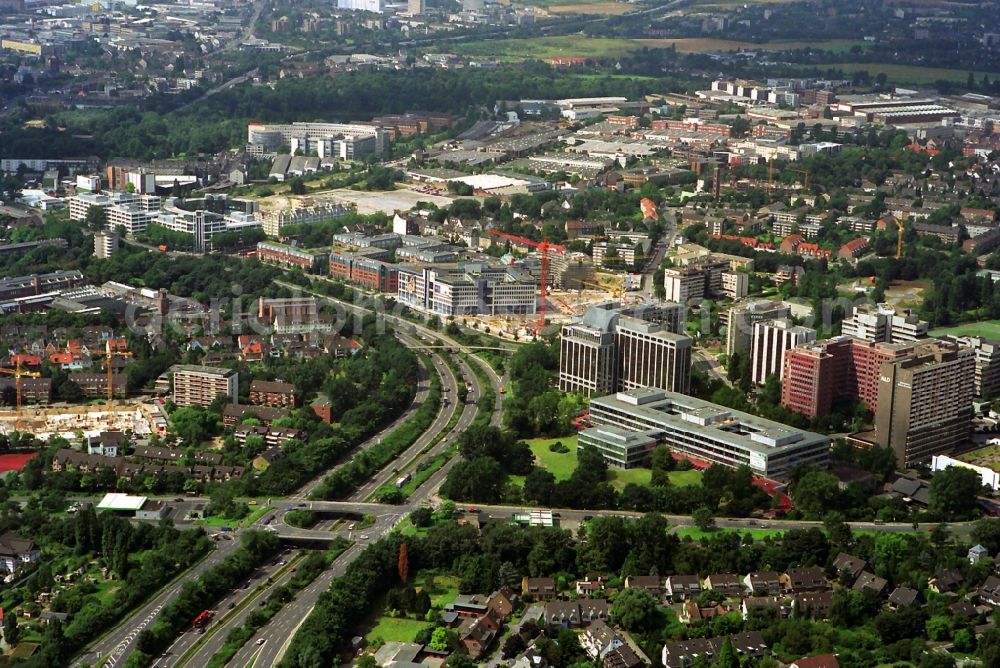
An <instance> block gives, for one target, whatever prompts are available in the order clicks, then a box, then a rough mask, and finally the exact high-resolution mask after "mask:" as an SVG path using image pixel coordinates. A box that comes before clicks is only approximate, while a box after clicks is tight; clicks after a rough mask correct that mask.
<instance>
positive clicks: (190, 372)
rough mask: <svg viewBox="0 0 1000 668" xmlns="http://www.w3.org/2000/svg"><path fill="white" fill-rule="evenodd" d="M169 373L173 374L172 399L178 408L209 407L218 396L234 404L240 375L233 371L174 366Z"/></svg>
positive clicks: (216, 368)
mask: <svg viewBox="0 0 1000 668" xmlns="http://www.w3.org/2000/svg"><path fill="white" fill-rule="evenodd" d="M170 372H171V373H172V374H173V384H174V392H173V399H174V403H175V404H176V405H178V406H209V405H211V404H212V402H213V401H215V398H216V397H217V396H219V395H220V394H221V395H224V396H226V397H227V398H228V399H229V402H230V403H236V399H237V397H238V394H239V386H240V375H239V373H237V372H236V370H235V369H224V368H222V367H212V366H198V365H194V364H175V365H174V366H172V367H170Z"/></svg>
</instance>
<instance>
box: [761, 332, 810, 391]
mask: <svg viewBox="0 0 1000 668" xmlns="http://www.w3.org/2000/svg"><path fill="white" fill-rule="evenodd" d="M815 340H816V330H815V329H809V328H808V327H801V326H799V325H796V324H795V323H793V322H792V321H791V320H789V319H787V318H779V319H777V320H764V321H763V322H758V323H754V326H753V339H752V342H751V346H752V356H751V361H750V362H751V366H750V372H751V373H750V377H751V378H752V379H753V382H755V383H757V384H758V385H763V384H764V381H765V380H766V379H767V377H768V376H772V375H777V376H778V377H779V378H780V377H781V375H782V374H783V373H784V372H783V368H784V366H783V365H784V361H785V351H786V350H788V349H789V348H794V347H795V346H797V345H799V344H800V343H806V342H809V341H815Z"/></svg>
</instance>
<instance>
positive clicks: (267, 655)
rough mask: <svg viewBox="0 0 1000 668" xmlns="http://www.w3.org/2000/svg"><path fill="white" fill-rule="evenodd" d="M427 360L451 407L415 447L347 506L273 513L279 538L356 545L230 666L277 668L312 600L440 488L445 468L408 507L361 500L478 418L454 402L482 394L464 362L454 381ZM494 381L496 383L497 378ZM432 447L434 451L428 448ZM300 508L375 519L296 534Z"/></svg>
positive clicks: (200, 660) (211, 640)
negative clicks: (294, 514) (466, 388)
mask: <svg viewBox="0 0 1000 668" xmlns="http://www.w3.org/2000/svg"><path fill="white" fill-rule="evenodd" d="M398 336H399V337H400V339H401V340H403V341H404V342H406V343H408V344H410V345H414V346H415V345H417V341H416V340H414V339H413V338H412V337H410V336H409V335H407V334H405V333H398ZM430 358H431V360H432V363H433V366H434V371H435V373H437V374H438V376H439V377H440V378H441V383H442V390H444V396H448V397H450V399H451V401H450V402H449V403H450V405H449V406H448V407H445V408H443V409H442V410H441V411H439V413H438V415H437V416H436V417H435V420H434V422H433V423H432V425H431V427H430V428H429V429H427V430H426V431H425V432H424V433H423V434H421V435H420V437H419V438H418V439H417V440H416V441H415V442H414V444H413V445H412V446H410V447H409V448H408V449H407V450H406V451H405V452H404V453H402V454H401V455H400V456H399V457H398V458H397V459H396V460H395V461H394V462H393V463H391V464H389V465H387V466H386V467H385V468H383V469H382V470H381V471H380V472H378V473H377V474H375V475H374V476H373V477H372V480H371V481H369V482H368V483H366V484H365V485H363V486H362V487H360V488H359V489H357V490H356V491H355V493H354V494H352V496H351V498H350V499H349V500H348V501H346V502H340V503H337V502H332V503H331V502H323V501H311V500H310V501H298V502H297V503H289V504H286V505H285V506H283V507H282V508H280V509H279V510H278V512H276V513H275V520H274V522H273V523H272V525H271V528H273V529H274V530H276V531H277V532H278V534H279V535H281V536H282V537H283V538H288V539H302V538H308V537H310V536H311V537H315V538H316V539H318V540H320V541H324V542H325V541H327V540H328V539H329V538H330V537H331V535H341V536H344V537H346V538H349V539H351V540H353V541H355V544H354V545H352V547H351V548H350V549H348V550H347V551H346V552H344V554H342V555H340V557H338V558H337V559H336V560H335V561H334V563H333V564H332V566H331V567H330V568H328V569H327V570H326V571H324V572H323V573H322V574H320V576H319V577H317V578H316V580H314V581H313V582H312V583H311V584H310V585H309V586H308V587H306V588H305V589H304V590H302V591H301V592H299V593H298V594H297V595H296V596H295V598H294V599H293V600H292V601H291V602H289V603H288V604H287V605H285V606H284V607H283V608H282V609H281V610H280V611H279V612H278V614H276V615H275V617H274V618H273V619H271V620H270V622H269V623H268V624H267V625H265V626H264V627H262V628H261V629H260V630H259V631H258V633H257V634H256V635H255V636H254V637H253V638H251V639H250V641H249V642H248V643H247V644H246V645H245V646H244V647H243V648H242V649H241V650H240V651H239V652H238V653H237V655H236V656H235V657H234V659H233V660H232V662H231V665H234V666H245V665H246V664H247V663H249V662H250V660H251V659H253V660H254V662H255V665H266V666H270V665H274V664H275V663H277V662H278V661H279V660H280V658H281V656H282V655H283V654H284V651H285V650H286V649H287V643H288V642H289V641H290V639H291V637H292V636H293V635H294V631H295V629H296V628H297V627H298V625H299V624H300V623H301V622H302V620H304V619H305V618H306V617H307V616H308V615H309V613H310V612H311V611H312V609H313V607H314V606H315V605H316V601H317V600H318V599H319V596H320V595H321V594H322V593H323V592H324V591H326V590H327V589H329V587H330V583H331V582H332V580H333V579H334V578H335V577H337V576H340V575H342V574H343V573H344V571H345V570H346V569H347V567H348V566H349V565H350V563H351V562H352V561H353V560H354V559H355V558H357V556H358V555H359V554H360V553H361V551H362V550H363V549H364V548H365V547H366V546H367V545H368V544H370V543H371V542H372V541H375V540H378V539H379V538H381V537H383V536H384V535H385V534H387V533H388V532H389V531H391V530H392V529H393V528H394V527H395V526H396V525H397V524H398V523H399V522H400V521H401V520H402V519H403V518H404V517H406V516H407V515H408V514H409V513H410V512H411V511H412V509H413V508H414V507H415V506H416V505H419V504H420V503H424V502H426V501H427V500H428V499H429V497H430V496H431V494H432V493H433V490H435V489H436V488H437V487H438V486H439V485H440V484H441V481H443V480H444V476H445V475H446V474H447V470H448V469H449V468H450V466H446V467H444V468H443V469H441V470H439V471H437V472H436V473H435V474H433V475H432V476H431V477H430V478H429V479H428V480H427V481H425V482H424V484H422V485H421V486H420V488H419V489H418V490H417V492H415V493H414V494H413V495H411V497H410V499H408V501H407V503H406V504H404V505H399V506H391V505H376V504H371V503H366V502H365V500H366V499H368V498H369V497H370V496H371V495H372V494H373V493H374V492H375V491H376V490H377V489H379V488H380V487H381V486H382V485H384V484H386V483H389V482H391V481H392V480H394V479H395V478H397V477H398V475H399V474H401V473H405V472H408V471H409V469H410V468H411V467H414V466H416V464H417V463H418V462H419V461H422V460H430V459H433V458H434V457H436V456H437V455H438V454H440V453H441V452H443V451H444V450H445V449H447V448H448V447H449V446H450V445H451V441H452V440H453V437H454V436H455V435H457V434H459V433H461V432H462V431H464V430H465V429H466V428H468V426H469V425H470V424H471V423H472V421H473V420H474V419H475V416H476V413H477V407H476V405H474V404H471V403H470V404H458V403H456V400H457V394H458V387H459V384H460V383H464V381H465V379H468V380H469V382H471V383H472V396H474V397H478V396H481V395H482V388H481V386H480V384H479V381H478V377H477V376H476V375H475V374H474V373H473V372H472V370H471V368H469V366H468V364H467V363H466V362H465V361H464V360H459V361H458V365H459V368H460V369H461V370H462V375H463V376H464V378H458V377H456V375H455V373H454V371H453V370H452V369H451V367H450V366H449V365H448V364H447V363H446V362H445V360H444V359H443V357H442V356H441V354H439V353H437V352H436V351H432V353H431V355H430ZM497 382H498V383H499V379H498V381H497ZM459 409H461V413H460V414H459V417H458V420H457V421H456V422H455V424H454V426H453V428H452V429H451V430H448V429H447V427H448V425H449V423H451V421H452V419H453V417H454V415H455V413H456V412H457V411H458V410H459ZM497 414H498V412H495V415H497ZM435 441H436V442H435ZM432 445H433V447H429V446H432ZM424 450H427V452H424ZM449 464H450V462H449ZM310 489H311V488H310ZM306 496H307V492H301V493H299V494H297V495H296V499H304V498H306ZM301 503H306V504H307V506H306V507H308V508H312V509H314V510H317V511H320V512H323V511H327V510H332V512H333V513H335V514H336V515H338V516H345V515H349V516H359V515H371V516H374V517H375V523H374V524H373V525H371V526H367V527H365V528H364V529H354V530H351V528H350V527H351V526H353V523H348V522H345V521H340V522H337V521H333V522H321V523H320V525H319V526H318V527H316V528H313V529H298V528H295V527H290V526H288V525H287V524H285V523H284V522H283V521H282V517H283V514H284V512H285V511H287V510H290V509H292V508H295V507H298V506H299V505H300V504H301ZM331 529H332V530H333V533H331ZM267 595H268V592H267V591H264V592H262V593H261V596H262V597H266V596H267ZM244 622H245V616H242V615H233V616H231V617H223V618H222V619H221V620H219V621H218V625H219V628H218V629H217V630H216V631H215V633H214V634H212V635H211V636H210V637H207V638H204V639H203V640H204V641H203V642H202V643H201V644H200V646H199V647H198V648H197V650H196V651H194V652H192V653H190V654H189V656H187V657H186V658H185V660H184V661H183V662H179V661H178V662H174V663H170V662H167V663H161V664H159V665H163V666H167V665H169V666H204V665H206V664H207V663H208V661H209V660H210V659H211V657H212V656H213V655H214V654H215V653H216V652H218V651H219V649H221V647H222V646H223V644H224V643H225V639H226V637H227V636H228V634H229V632H230V631H231V630H232V629H233V628H236V627H237V626H239V625H241V624H243V623H244ZM177 644H178V648H177V651H173V648H172V652H171V653H172V654H173V656H174V657H178V658H179V656H180V654H181V653H183V652H184V651H186V650H185V649H182V647H183V645H182V644H180V641H178V643H177Z"/></svg>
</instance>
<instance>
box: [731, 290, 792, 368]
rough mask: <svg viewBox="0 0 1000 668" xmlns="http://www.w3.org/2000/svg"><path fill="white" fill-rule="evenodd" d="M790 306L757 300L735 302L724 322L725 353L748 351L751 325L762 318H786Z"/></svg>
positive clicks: (751, 330) (751, 334)
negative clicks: (743, 302) (741, 302)
mask: <svg viewBox="0 0 1000 668" xmlns="http://www.w3.org/2000/svg"><path fill="white" fill-rule="evenodd" d="M790 313H791V307H789V306H788V304H785V303H784V302H776V301H770V300H757V301H752V302H748V303H745V304H737V305H735V306H733V307H732V308H731V309H729V312H728V318H727V323H726V355H728V356H729V357H732V356H733V353H740V354H741V355H746V354H749V353H750V350H751V348H750V344H751V341H752V340H753V326H754V324H755V323H758V322H762V321H764V320H775V319H777V318H787V317H788V316H789V314H790Z"/></svg>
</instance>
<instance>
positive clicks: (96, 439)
mask: <svg viewBox="0 0 1000 668" xmlns="http://www.w3.org/2000/svg"><path fill="white" fill-rule="evenodd" d="M126 443H127V441H126V439H125V434H124V433H123V432H120V431H102V432H101V433H100V434H97V435H96V436H88V437H87V454H88V455H101V456H104V457H117V456H119V455H121V454H124V452H123V451H124V449H125V445H126Z"/></svg>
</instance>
